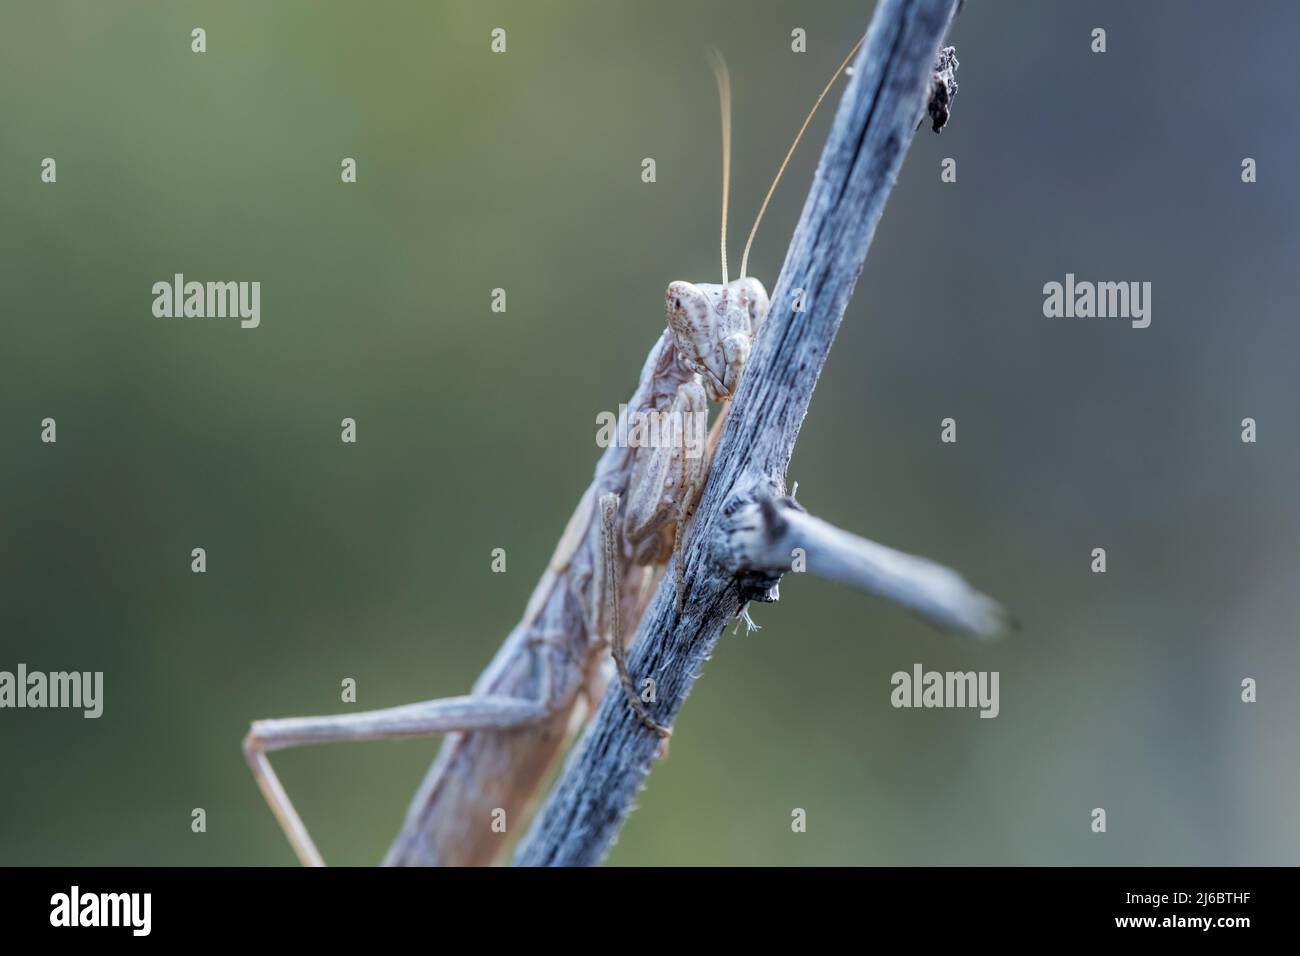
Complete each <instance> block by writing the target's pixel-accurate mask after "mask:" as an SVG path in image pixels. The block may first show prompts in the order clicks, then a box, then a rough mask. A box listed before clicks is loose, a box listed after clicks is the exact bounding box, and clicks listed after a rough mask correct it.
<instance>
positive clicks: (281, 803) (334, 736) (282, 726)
mask: <svg viewBox="0 0 1300 956" xmlns="http://www.w3.org/2000/svg"><path fill="white" fill-rule="evenodd" d="M550 713H551V712H550V710H549V709H548V708H547V706H546V703H545V701H540V702H539V701H535V700H523V699H520V698H517V697H500V696H488V695H482V696H479V695H470V696H465V697H445V698H443V699H441V700H430V701H424V702H423V703H419V704H407V705H405V706H402V707H389V708H387V709H384V710H371V711H366V712H364V713H359V714H340V715H335V716H327V717H290V718H287V719H282V720H258V721H254V722H253V726H252V728H251V729H250V730H249V732H248V736H247V737H245V738H244V757H245V759H246V760H247V761H248V766H249V767H250V768H251V769H252V771H253V777H254V779H256V781H257V786H258V788H259V789H260V790H261V791H262V795H263V796H264V797H266V802H267V803H268V804H269V805H270V807H271V812H272V813H274V814H275V818H276V820H278V821H279V823H280V827H281V829H283V830H284V835H285V836H286V837H288V838H289V843H290V845H292V847H293V850H294V853H296V854H297V855H298V859H299V860H300V861H301V862H302V864H303V865H304V866H324V865H325V861H324V859H323V858H322V857H321V855H320V851H319V850H318V849H316V844H315V843H314V842H313V841H312V838H311V834H310V833H308V832H307V827H306V826H305V825H304V824H303V822H302V817H301V816H299V815H298V811H297V810H296V809H295V808H294V805H293V802H292V801H291V800H290V799H289V795H288V793H286V792H285V789H284V786H283V785H282V784H281V783H280V778H279V777H277V776H276V774H275V770H274V769H273V768H272V767H271V761H270V759H269V758H268V757H267V754H269V753H270V752H271V751H274V750H283V749H285V748H288V747H301V746H304V745H306V744H323V743H334V742H338V741H344V740H394V739H399V738H402V737H422V736H430V735H433V734H445V733H453V732H463V731H472V730H515V729H518V728H521V727H528V726H531V725H533V724H537V723H540V722H541V721H543V720H546V719H547V718H548V717H549V716H550Z"/></svg>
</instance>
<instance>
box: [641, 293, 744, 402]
mask: <svg viewBox="0 0 1300 956" xmlns="http://www.w3.org/2000/svg"><path fill="white" fill-rule="evenodd" d="M767 306H768V299H767V290H766V289H764V288H763V283H761V282H759V281H758V280H757V279H755V278H754V277H753V276H749V277H746V278H744V279H736V280H735V281H734V282H730V283H727V284H725V285H715V284H713V283H700V284H699V285H696V284H694V283H691V282H674V283H672V284H671V285H670V286H668V292H667V293H666V294H665V296H664V308H665V311H666V313H667V318H668V327H669V329H671V330H672V336H673V346H674V348H676V350H677V355H678V358H679V359H680V360H681V363H682V365H683V366H685V367H686V368H687V369H689V370H690V371H692V372H696V373H698V374H699V376H700V377H701V378H702V379H704V385H705V388H706V389H707V390H708V392H709V397H710V398H711V399H713V400H714V401H721V400H723V399H726V398H731V396H732V395H734V394H735V392H736V386H737V385H739V384H740V374H741V373H742V372H743V371H744V370H745V363H746V362H748V361H749V352H750V349H751V348H752V347H753V342H754V336H755V334H757V332H758V326H759V324H760V323H761V322H762V321H763V317H764V316H765V315H767Z"/></svg>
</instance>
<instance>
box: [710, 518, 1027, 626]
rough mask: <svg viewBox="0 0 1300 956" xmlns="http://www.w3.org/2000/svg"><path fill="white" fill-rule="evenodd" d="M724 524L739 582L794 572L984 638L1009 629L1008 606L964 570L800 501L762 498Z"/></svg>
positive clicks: (733, 571)
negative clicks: (879, 539) (852, 528)
mask: <svg viewBox="0 0 1300 956" xmlns="http://www.w3.org/2000/svg"><path fill="white" fill-rule="evenodd" d="M722 527H723V530H724V532H725V534H726V537H725V542H726V548H727V557H728V560H727V564H728V566H729V567H730V568H731V571H732V573H733V574H735V575H736V576H737V577H739V578H744V577H746V576H754V577H755V578H757V579H761V578H763V577H766V576H773V577H774V576H776V575H778V574H782V573H784V572H786V571H789V570H791V569H792V567H794V569H795V570H799V571H807V572H808V573H810V574H816V575H818V576H820V577H824V578H828V579H829V580H831V581H837V582H839V583H840V584H847V585H849V586H850V587H855V588H860V589H861V590H863V591H866V592H867V593H869V594H875V595H877V596H879V597H884V598H889V599H890V600H891V601H894V602H896V603H898V604H901V605H903V607H905V608H907V609H909V610H911V611H915V612H916V613H917V614H919V615H920V616H921V617H923V618H925V619H926V620H927V621H929V622H930V623H932V624H936V625H938V626H939V627H944V628H951V629H953V630H957V631H963V632H965V633H967V634H974V635H975V636H976V637H993V636H995V635H997V634H1000V633H1001V632H1002V631H1003V630H1005V629H1006V624H1007V618H1006V612H1005V611H1003V609H1002V606H1001V605H1000V604H998V602H997V601H994V600H993V599H992V598H990V597H988V596H987V595H984V594H981V593H980V592H979V591H977V590H975V589H974V588H973V587H971V586H970V585H969V584H968V583H967V582H966V579H965V578H963V577H962V576H961V575H960V574H958V573H957V572H956V571H953V570H952V569H951V568H945V567H944V566H943V565H941V564H936V563H935V562H934V561H931V560H929V559H928V558H920V557H917V556H916V555H913V554H905V553H903V552H902V551H895V550H894V549H893V548H889V547H886V546H885V545H883V544H877V543H876V542H874V541H868V540H867V539H866V538H860V537H858V536H857V535H855V534H850V533H849V532H847V531H844V530H842V529H840V528H837V527H835V526H834V525H833V524H830V523H829V522H827V521H823V520H822V519H821V518H817V517H814V516H813V515H810V514H808V512H807V511H805V510H804V509H803V508H801V507H800V506H799V504H798V503H797V502H796V501H795V500H794V499H793V498H775V497H770V496H766V495H765V496H762V497H760V498H759V500H757V501H753V502H749V503H747V504H745V505H742V506H741V507H739V508H737V509H736V510H735V511H733V512H732V513H731V514H730V515H729V516H728V517H727V519H726V520H725V521H723V523H722ZM796 549H797V550H798V552H799V554H798V556H797V557H796V554H795V552H796Z"/></svg>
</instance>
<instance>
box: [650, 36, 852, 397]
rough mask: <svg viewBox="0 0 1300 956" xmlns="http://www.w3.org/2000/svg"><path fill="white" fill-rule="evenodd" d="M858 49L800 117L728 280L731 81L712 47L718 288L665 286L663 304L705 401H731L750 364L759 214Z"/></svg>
mask: <svg viewBox="0 0 1300 956" xmlns="http://www.w3.org/2000/svg"><path fill="white" fill-rule="evenodd" d="M861 45H862V40H858V42H857V43H855V44H854V45H853V49H852V50H850V51H849V55H848V56H846V57H845V58H844V61H843V62H842V63H840V65H839V68H838V69H837V70H836V71H835V74H834V75H833V76H832V77H831V78H830V82H828V83H827V84H826V86H825V87H824V88H823V89H822V91H821V95H820V96H818V97H817V102H815V103H814V104H813V107H812V109H811V110H809V111H808V115H807V116H806V117H805V118H804V121H803V126H802V127H800V129H799V132H798V134H796V135H795V138H794V142H793V143H792V144H790V150H789V152H787V153H786V154H785V159H783V160H782V161H781V166H780V168H778V169H777V171H776V178H775V179H773V180H772V185H771V186H770V187H769V188H768V190H767V195H766V196H765V197H764V198H763V204H762V205H761V206H760V207H759V209H758V215H757V216H756V217H755V218H754V225H753V227H752V228H751V229H750V230H749V238H748V239H747V240H746V241H745V251H744V253H743V254H742V255H741V257H740V278H739V279H736V280H735V281H732V282H728V281H727V203H728V198H729V196H728V194H729V193H730V184H731V78H730V76H729V75H728V73H727V64H726V63H725V62H724V61H723V59H722V54H721V53H719V52H718V51H717V50H715V49H712V48H710V50H709V60H710V62H711V64H712V66H713V75H714V77H715V78H716V79H717V81H718V105H719V107H720V110H721V117H722V229H721V235H720V236H719V243H718V245H719V249H720V252H721V254H722V284H721V285H714V284H712V283H704V282H701V283H699V284H698V285H697V284H695V283H691V282H674V283H672V284H671V285H670V286H668V292H667V294H666V295H665V297H664V305H665V307H666V311H667V314H668V327H669V328H670V329H671V330H672V336H673V346H674V348H675V349H676V351H677V355H678V358H679V359H680V361H681V363H682V365H683V366H684V367H685V368H687V369H688V370H690V371H691V372H695V373H697V374H698V375H699V376H700V377H701V378H702V379H703V380H704V385H705V388H706V389H707V390H708V393H709V397H710V398H712V399H713V400H714V401H721V400H722V399H726V398H731V396H732V395H734V394H735V393H736V386H737V385H739V384H740V375H741V373H742V372H743V371H744V370H745V364H746V363H747V362H748V361H749V353H750V350H751V349H752V348H753V343H754V336H755V335H756V334H757V333H758V327H759V325H760V323H762V321H763V318H764V317H765V316H766V315H767V307H768V298H767V290H766V289H764V288H763V283H761V282H759V281H758V280H757V279H755V278H754V277H752V276H749V275H747V274H746V269H747V267H748V265H749V249H750V246H752V245H753V242H754V236H755V234H756V233H757V232H758V224H759V223H760V222H762V221H763V213H764V212H766V211H767V204H768V202H769V200H771V198H772V193H773V192H775V191H776V186H777V183H779V182H780V181H781V175H782V174H783V173H784V172H785V168H786V166H787V164H789V162H790V157H791V156H793V155H794V151H795V147H797V146H798V145H799V140H800V139H802V138H803V134H804V130H806V129H807V128H808V123H809V121H811V120H812V118H813V114H814V113H816V112H817V107H818V106H820V105H821V102H822V100H823V99H825V98H826V94H827V93H828V92H829V91H830V88H831V85H832V84H833V83H834V82H835V79H836V77H838V76H839V75H840V74H841V73H842V72H844V68H845V67H847V66H848V65H849V61H850V60H851V59H852V58H853V57H854V55H855V54H856V53H857V51H858V48H859V47H860V46H861Z"/></svg>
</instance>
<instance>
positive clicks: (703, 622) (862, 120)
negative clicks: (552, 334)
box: [516, 0, 991, 865]
mask: <svg viewBox="0 0 1300 956" xmlns="http://www.w3.org/2000/svg"><path fill="white" fill-rule="evenodd" d="M957 3H958V0H880V3H879V4H878V6H877V8H876V12H875V15H874V17H873V18H872V21H871V26H870V29H869V31H868V34H867V38H866V42H865V43H864V44H863V48H862V50H861V52H860V53H859V55H858V57H857V60H856V63H855V68H854V70H853V75H852V77H851V78H850V80H849V83H848V87H847V89H846V90H845V93H844V97H843V99H842V100H841V103H840V107H839V110H838V112H837V114H836V117H835V121H834V124H833V126H832V129H831V133H830V138H829V139H828V141H827V143H826V146H825V149H824V150H823V152H822V156H821V162H820V164H819V166H818V169H817V175H816V177H815V179H814V181H813V185H812V189H811V191H810V192H809V194H808V199H807V201H806V202H805V204H804V209H803V214H802V216H801V218H800V220H799V225H798V227H797V228H796V230H795V234H794V237H793V239H792V241H791V244H790V248H789V251H788V252H787V255H786V261H785V265H784V267H783V268H782V270H781V275H780V278H779V279H778V281H777V284H776V287H775V289H774V290H773V294H772V300H771V301H772V306H771V310H770V312H769V314H768V317H767V319H766V321H765V322H764V323H763V325H762V328H761V329H760V331H759V335H758V338H757V340H756V342H755V348H754V352H753V354H752V356H751V357H750V360H749V364H748V366H747V368H746V371H745V375H744V377H743V378H742V380H741V384H740V388H739V390H738V392H737V395H736V398H735V401H734V403H733V405H732V408H731V412H730V415H729V418H728V421H727V425H726V430H725V432H724V434H723V437H722V440H721V442H720V444H719V446H718V449H717V452H716V455H715V457H714V460H713V466H712V470H711V473H710V478H709V484H708V487H707V488H706V489H705V493H704V497H703V499H702V501H701V502H700V506H699V508H698V510H697V512H696V516H695V518H694V520H693V521H692V523H691V526H690V528H689V529H688V530H687V533H686V539H685V542H684V546H683V553H682V555H681V556H679V558H678V559H677V560H683V559H684V560H685V561H686V568H685V578H686V582H687V588H688V590H687V594H686V601H685V602H684V606H683V609H682V612H681V613H680V614H679V613H678V612H677V611H676V593H675V589H674V586H673V577H674V575H673V570H672V569H671V568H670V569H669V573H668V574H666V575H665V576H664V580H663V582H662V583H661V585H660V587H659V589H658V591H657V592H656V594H655V596H654V599H653V602H652V603H651V605H650V607H649V608H648V609H647V611H646V612H645V614H644V616H643V617H642V620H641V625H640V627H639V629H638V631H637V635H636V638H635V642H634V644H633V646H632V648H631V651H630V653H629V656H628V668H629V669H630V671H631V672H632V673H633V674H636V675H638V676H649V677H652V678H653V679H654V682H655V688H656V701H655V702H654V703H652V704H649V705H648V708H647V709H648V710H649V711H650V713H651V715H652V716H653V717H654V718H655V719H656V720H658V721H659V722H660V723H663V724H671V723H672V722H673V720H674V719H675V717H676V715H677V712H678V710H679V709H680V708H681V706H682V703H683V702H684V701H685V699H686V696H687V695H688V694H689V693H690V690H691V687H692V685H693V684H694V682H695V679H696V677H697V676H698V675H699V673H700V670H701V668H702V667H703V666H704V662H705V661H706V660H707V659H708V657H709V655H710V653H711V652H712V650H713V646H714V644H715V643H716V642H717V640H718V637H719V635H720V634H721V632H722V630H723V628H724V627H725V626H726V624H727V623H728V621H729V620H730V619H731V618H732V617H734V616H735V614H736V613H737V612H738V611H739V610H740V609H741V608H742V607H743V606H744V604H745V603H746V602H748V601H750V600H770V599H772V597H773V596H774V595H773V591H774V588H775V584H776V581H777V579H778V576H779V570H780V569H779V567H770V566H769V567H767V568H762V567H753V566H745V561H744V559H743V557H742V559H741V560H740V561H739V562H738V559H737V557H736V555H737V542H736V541H735V540H734V539H733V537H732V531H733V530H734V529H735V527H736V526H737V523H738V522H739V523H741V524H743V523H744V522H745V520H746V519H745V515H746V514H748V515H749V517H750V518H751V519H752V518H753V516H754V515H755V514H756V513H757V514H759V515H760V517H761V514H762V513H763V512H762V510H761V509H763V508H765V507H766V508H768V509H773V508H776V507H778V506H777V505H776V504H775V500H776V499H780V498H783V497H784V495H785V472H786V467H787V465H788V463H789V460H790V455H791V453H792V451H793V449H794V443H795V439H796V437H797V436H798V433H799V428H800V425H801V424H802V422H803V418H804V415H805V414H806V412H807V409H808V403H809V401H810V400H811V397H812V392H813V388H814V386H815V385H816V383H817V379H818V377H819V376H820V374H821V369H822V366H823V365H824V364H825V361H826V355H827V353H828V352H829V350H830V347H831V343H832V341H833V340H834V338H835V333H836V331H837V330H838V328H839V324H840V320H841V319H842V318H843V315H844V310H845V308H846V306H847V305H848V302H849V298H850V296H851V295H852V293H853V289H854V286H855V285H856V283H857V279H858V275H859V273H860V272H861V270H862V264H863V261H864V260H865V258H866V254H867V248H868V247H869V245H870V244H871V238H872V235H873V234H874V233H875V229H876V224H877V223H878V222H879V221H880V216H881V212H882V211H883V209H884V205H885V200H886V199H887V198H888V196H889V192H890V190H891V189H892V187H893V185H894V181H895V179H896V177H897V175H898V171H899V168H900V166H901V165H902V161H903V156H904V154H905V153H906V151H907V147H908V145H909V144H910V143H911V139H912V135H913V133H914V132H915V131H916V128H917V125H918V118H919V117H922V116H923V115H924V112H925V110H926V107H927V105H929V103H930V99H931V98H930V92H931V88H932V85H933V82H934V81H933V78H932V70H933V68H934V66H935V58H936V53H937V51H938V49H939V42H940V40H942V38H943V36H944V34H945V33H946V32H947V29H948V25H949V23H950V21H951V19H952V16H953V12H954V10H955V8H956V6H957ZM944 118H945V119H946V111H945V112H944ZM938 119H939V117H938V116H935V120H936V123H935V125H936V127H937V126H938V125H940V124H939V123H938ZM797 290H802V301H803V310H802V311H799V312H796V311H794V310H793V308H792V303H793V302H794V301H795V298H796V296H797V295H798V292H797ZM755 508H758V509H760V510H759V511H758V512H755V511H754V510H753V509H755ZM747 509H748V511H747ZM787 510H792V509H787ZM771 513H775V512H771ZM751 523H752V522H751ZM802 524H803V525H804V530H808V529H809V528H812V527H813V526H811V525H809V524H807V523H806V522H804V523H802ZM827 527H829V526H827ZM816 530H819V531H822V532H824V530H825V529H824V528H817V529H816ZM832 530H833V529H832ZM841 534H842V533H841ZM833 538H834V536H828V535H825V534H823V539H824V540H823V542H822V543H823V544H825V543H827V542H828V541H832V540H833ZM857 540H859V541H860V540H861V539H857ZM840 544H841V545H842V544H843V542H842V541H841V542H840ZM865 544H867V545H869V544H870V542H865ZM872 547H879V546H872ZM830 550H835V549H834V548H829V549H828V551H830ZM740 553H741V554H742V555H743V554H744V547H743V546H741V548H740ZM836 553H837V555H838V560H839V563H840V564H841V565H843V566H844V569H847V568H848V566H849V565H852V564H853V561H852V558H853V555H852V553H851V549H850V551H848V552H845V551H844V550H843V548H840V549H839V550H838V551H836ZM889 555H890V556H895V555H897V552H889ZM752 557H753V558H754V559H755V561H754V562H753V563H757V564H759V565H761V564H762V563H763V562H762V561H761V560H759V559H761V557H762V555H761V554H758V553H755V554H754V555H752ZM858 557H859V559H860V558H862V557H863V555H862V554H859V555H858ZM869 557H870V556H869ZM874 557H875V558H876V559H877V564H878V565H880V561H879V558H880V557H881V555H880V554H879V553H877V554H875V555H874ZM909 560H913V561H916V560H919V559H909ZM858 563H859V565H860V564H861V563H862V562H861V561H859V562H858ZM868 563H869V562H868ZM772 564H777V562H769V565H772ZM884 565H885V566H888V565H889V562H888V561H886V562H884ZM844 576H845V577H853V574H850V573H848V571H847V570H845V574H844ZM858 577H859V578H861V577H862V574H861V573H860V572H859V573H858ZM885 578H888V575H887V574H886V575H885ZM856 583H860V584H862V583H865V581H861V580H860V581H858V582H856ZM963 585H964V582H963ZM877 590H881V588H880V587H879V581H877ZM912 603H913V606H924V605H925V603H926V602H925V601H924V600H921V599H919V598H918V599H917V600H914V601H913V602H912ZM977 603H978V602H977ZM986 610H987V609H986ZM990 613H991V612H990ZM941 616H942V615H941ZM948 623H955V622H954V621H951V620H950V621H949V622H948ZM659 743H660V741H659V738H658V737H657V736H656V735H655V734H654V733H653V732H651V731H650V730H648V729H647V728H646V727H645V726H644V725H643V724H642V722H641V721H640V720H639V719H638V718H637V716H636V715H635V714H634V713H633V711H632V709H631V708H629V707H628V704H627V701H626V700H625V699H624V696H623V693H622V690H621V688H619V687H617V686H614V687H611V688H610V689H609V690H608V691H607V692H606V694H605V696H604V698H603V700H602V701H601V704H600V707H599V709H598V711H597V713H596V715H595V716H594V718H593V720H592V722H591V725H590V726H589V728H588V730H587V733H586V734H585V736H584V737H583V739H582V741H581V743H580V744H579V745H578V746H577V747H576V748H575V749H574V751H573V753H572V754H571V755H570V758H569V760H568V761H567V763H566V766H565V769H564V772H563V774H562V775H561V778H560V780H559V782H558V783H557V784H556V786H555V788H554V790H553V791H552V792H551V795H550V797H549V798H548V800H547V802H546V804H545V806H544V807H543V809H542V810H541V812H540V813H539V814H538V816H537V819H536V820H535V821H534V823H533V826H532V828H531V830H530V832H529V833H528V835H527V836H526V837H525V839H524V841H523V843H522V844H521V846H520V848H519V851H518V853H517V854H516V863H518V864H521V865H587V864H595V863H598V862H600V860H601V859H602V858H603V857H604V855H605V853H606V851H607V850H608V847H609V845H610V844H611V842H612V841H613V839H614V837H615V836H616V835H617V833H618V829H619V827H620V826H621V825H622V822H623V820H624V818H625V817H626V815H627V813H628V812H629V810H630V808H631V806H632V801H633V799H634V797H635V795H636V793H637V791H638V790H639V789H640V787H641V785H642V782H643V781H644V779H645V777H646V775H647V774H648V773H649V771H650V766H651V762H652V761H653V760H654V757H655V754H656V752H657V750H658V749H659Z"/></svg>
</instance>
